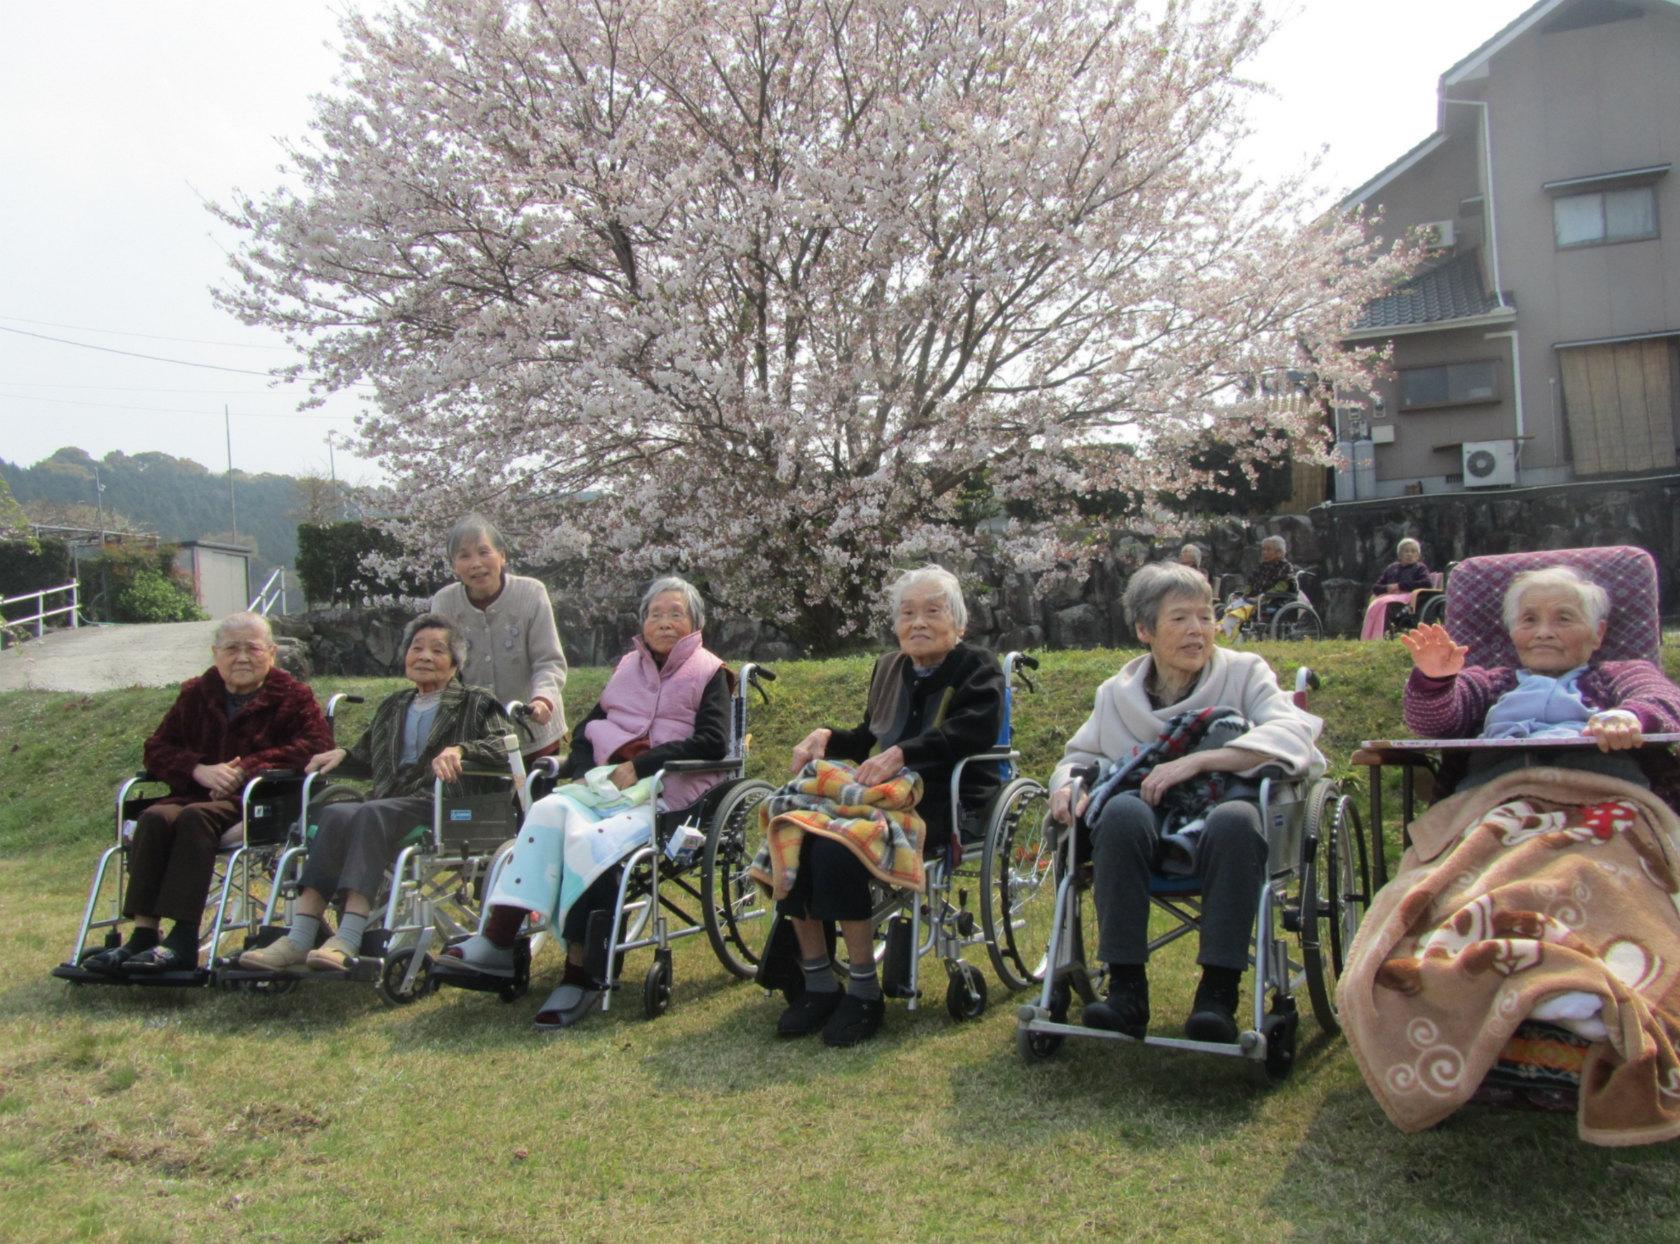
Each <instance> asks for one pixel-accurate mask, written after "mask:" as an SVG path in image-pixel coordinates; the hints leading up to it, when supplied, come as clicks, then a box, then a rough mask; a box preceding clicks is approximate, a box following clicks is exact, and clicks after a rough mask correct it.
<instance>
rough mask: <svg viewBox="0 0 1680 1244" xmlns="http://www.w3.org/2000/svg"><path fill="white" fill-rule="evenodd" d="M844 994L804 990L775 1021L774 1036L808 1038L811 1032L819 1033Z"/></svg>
mask: <svg viewBox="0 0 1680 1244" xmlns="http://www.w3.org/2000/svg"><path fill="white" fill-rule="evenodd" d="M845 996H846V995H845V993H844V991H842V990H839V989H830V990H827V991H825V992H823V993H812V992H811V991H810V990H808V989H807V990H806V991H805V992H804V993H802V994H800V995H799V996H798V997H797V998H795V999H794V1000H793V1001H792V1002H790V1003H788V1006H787V1010H785V1011H783V1012H782V1014H781V1018H779V1019H778V1020H777V1021H776V1035H777V1036H778V1037H808V1036H810V1035H811V1034H812V1033H813V1032H821V1031H822V1028H823V1025H824V1024H826V1023H827V1022H828V1017H829V1016H831V1015H833V1014H834V1012H835V1011H836V1010H838V1009H839V1007H840V1002H841V1000H842V999H843V998H844V997H845Z"/></svg>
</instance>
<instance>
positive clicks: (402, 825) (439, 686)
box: [239, 613, 512, 973]
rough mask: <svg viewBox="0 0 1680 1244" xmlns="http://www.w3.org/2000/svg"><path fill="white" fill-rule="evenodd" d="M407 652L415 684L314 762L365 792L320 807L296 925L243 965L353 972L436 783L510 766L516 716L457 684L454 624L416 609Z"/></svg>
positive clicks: (424, 819) (460, 645)
mask: <svg viewBox="0 0 1680 1244" xmlns="http://www.w3.org/2000/svg"><path fill="white" fill-rule="evenodd" d="M403 654H404V655H403V669H404V672H405V673H406V674H407V676H408V680H409V681H410V682H411V683H413V684H414V685H413V686H412V687H411V688H409V689H407V690H404V691H398V692H397V693H395V694H394V695H391V696H388V697H387V698H386V699H385V700H384V701H383V702H382V703H381V704H380V705H379V707H378V709H377V710H376V711H375V713H374V718H373V723H372V724H371V725H370V726H369V727H368V729H367V730H366V731H365V732H364V733H363V735H362V737H361V738H359V739H357V740H356V742H355V744H354V745H353V746H351V747H350V748H348V749H346V748H342V747H335V748H333V749H331V750H330V751H324V752H321V753H320V754H318V755H316V756H314V757H313V758H312V759H311V760H310V761H309V764H308V772H311V773H321V774H327V773H336V774H338V775H340V776H343V777H366V778H371V779H372V785H371V788H370V789H369V792H368V797H367V799H365V800H362V801H357V802H340V803H329V804H327V805H326V806H324V807H322V808H321V810H320V821H319V827H318V829H317V831H316V835H315V840H314V841H313V842H312V843H311V844H310V846H309V854H308V859H307V861H306V862H305V864H304V869H303V877H302V881H301V887H302V889H301V893H300V895H299V897H298V901H297V908H296V912H295V914H294V917H293V920H292V923H291V925H290V927H289V928H288V929H287V931H286V935H285V936H284V937H282V938H280V939H279V940H278V941H275V942H273V943H271V944H269V945H267V946H260V947H257V948H255V949H252V950H247V951H245V952H244V953H243V954H242V955H240V956H239V966H240V967H241V968H246V969H252V970H257V971H267V972H288V973H289V972H294V971H296V970H298V969H301V968H304V967H306V966H307V967H308V968H310V969H312V970H315V971H322V972H336V973H342V972H345V971H347V970H348V969H349V967H350V965H351V962H352V961H353V960H354V959H355V958H356V956H357V954H358V953H359V952H360V950H361V943H362V934H363V932H364V931H365V930H366V929H367V926H368V919H369V913H370V911H371V910H372V903H373V901H374V900H375V899H376V898H377V897H378V896H379V892H380V889H381V887H382V884H383V882H384V879H385V872H386V869H387V868H388V867H389V866H390V864H391V862H392V860H393V859H394V858H395V857H396V855H397V854H398V852H399V851H400V850H401V848H402V844H403V841H404V839H405V838H407V837H408V836H409V835H410V834H412V833H413V832H414V831H415V830H416V828H418V827H421V826H426V825H429V824H431V821H432V790H433V787H434V785H435V782H436V780H437V779H442V780H443V781H444V782H446V783H458V782H460V781H461V780H462V773H463V770H464V769H465V768H466V767H467V766H473V765H483V766H495V765H498V764H503V763H505V761H504V757H505V750H504V739H505V738H506V737H507V736H508V734H509V733H510V731H511V730H512V723H511V722H510V721H509V720H508V717H507V714H506V713H505V712H503V710H502V706H501V705H500V704H499V703H498V702H497V701H496V698H495V697H494V696H493V695H492V694H490V693H489V692H487V691H483V690H480V689H479V688H476V687H464V686H462V685H461V683H460V681H459V674H460V670H461V666H462V663H463V662H464V661H465V660H466V640H465V639H464V637H463V636H462V635H461V633H460V632H459V631H458V630H457V629H456V628H455V626H454V624H453V623H451V622H450V621H448V620H447V619H446V618H443V617H440V616H439V615H437V614H431V613H427V614H422V615H420V616H419V617H417V618H415V619H414V620H413V621H412V622H410V623H409V624H408V627H407V629H406V630H405V631H404V633H403ZM337 895H342V896H343V900H344V907H343V915H342V917H341V918H340V920H339V925H338V930H337V932H336V933H334V934H333V936H332V937H330V938H328V939H327V941H326V943H325V944H324V945H321V946H319V947H317V946H316V942H317V941H318V940H319V935H320V932H321V921H322V917H323V916H324V915H325V913H326V910H327V906H328V904H329V903H330V902H331V900H332V899H333V898H334V896H337Z"/></svg>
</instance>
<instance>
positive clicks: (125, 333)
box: [0, 315, 291, 353]
mask: <svg viewBox="0 0 1680 1244" xmlns="http://www.w3.org/2000/svg"><path fill="white" fill-rule="evenodd" d="M0 320H10V321H11V322H12V323H14V324H35V325H38V326H40V327H44V328H69V329H73V330H74V331H76V332H79V333H109V334H110V335H111V336H113V337H144V338H146V339H147V340H148V341H185V342H189V343H191V344H192V345H198V346H225V347H227V348H228V349H230V350H280V351H284V352H288V353H289V352H290V351H291V347H290V346H263V345H257V344H255V343H253V342H249V341H213V340H211V339H210V338H208V337H167V336H164V335H163V334H161V333H137V332H133V331H130V330H128V329H122V328H94V327H92V326H91V325H88V324H62V323H60V322H59V321H57V320H32V319H29V318H27V317H26V316H22V315H0Z"/></svg>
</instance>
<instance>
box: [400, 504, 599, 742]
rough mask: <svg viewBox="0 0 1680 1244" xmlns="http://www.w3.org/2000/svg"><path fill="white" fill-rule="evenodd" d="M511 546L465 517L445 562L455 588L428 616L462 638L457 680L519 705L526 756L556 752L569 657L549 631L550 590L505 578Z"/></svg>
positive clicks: (480, 520) (453, 532) (477, 519)
mask: <svg viewBox="0 0 1680 1244" xmlns="http://www.w3.org/2000/svg"><path fill="white" fill-rule="evenodd" d="M507 561H508V546H507V540H506V539H505V538H504V537H503V536H502V533H501V531H500V530H498V529H497V527H496V524H494V523H492V522H491V521H490V520H489V519H487V518H485V517H484V516H483V515H482V514H468V515H467V516H466V517H464V518H462V519H461V521H460V522H458V523H456V524H455V526H454V527H452V528H451V529H450V531H449V563H450V565H451V566H453V567H454V569H455V578H456V580H457V581H456V582H454V583H451V584H450V585H449V586H448V587H446V588H444V589H443V590H442V591H441V592H439V593H438V594H437V595H436V596H434V597H433V598H432V612H433V613H436V614H440V615H442V616H443V617H445V618H448V619H449V620H450V621H451V622H453V623H454V624H455V626H456V627H457V628H458V629H459V630H460V632H461V634H462V635H464V636H466V640H467V660H466V665H465V666H464V667H463V668H462V670H461V681H462V682H464V683H466V684H467V685H468V686H469V687H484V688H487V689H488V690H490V691H493V692H495V693H496V698H497V699H498V700H500V701H501V702H502V703H503V704H506V703H507V702H508V701H510V700H523V701H524V702H525V704H526V705H527V706H528V707H529V708H530V710H531V712H530V717H529V718H528V719H527V721H526V722H525V723H522V729H523V732H524V733H525V735H526V738H525V745H524V748H523V749H522V750H523V751H524V752H525V755H526V756H527V757H535V756H545V755H547V754H548V753H550V752H553V751H558V750H559V749H560V746H561V744H562V743H564V742H565V739H566V710H565V705H564V703H562V701H561V698H560V692H561V690H562V689H563V688H564V687H565V685H566V654H565V652H564V651H562V649H561V647H560V633H559V631H557V630H556V629H555V626H554V606H553V605H552V604H550V603H549V599H548V589H547V588H546V587H544V586H543V585H542V583H541V582H540V581H539V580H537V579H531V578H527V577H526V576H524V575H517V574H509V573H508V572H507Z"/></svg>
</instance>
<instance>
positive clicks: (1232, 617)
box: [1221, 536, 1300, 638]
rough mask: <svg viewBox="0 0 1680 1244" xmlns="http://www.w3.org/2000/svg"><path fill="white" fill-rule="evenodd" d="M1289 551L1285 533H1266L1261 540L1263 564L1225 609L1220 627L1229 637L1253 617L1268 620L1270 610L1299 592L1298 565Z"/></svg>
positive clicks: (1292, 598) (1261, 563)
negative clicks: (1296, 569) (1290, 557)
mask: <svg viewBox="0 0 1680 1244" xmlns="http://www.w3.org/2000/svg"><path fill="white" fill-rule="evenodd" d="M1288 553H1289V545H1288V543H1287V542H1285V540H1284V538H1283V537H1282V536H1267V537H1266V538H1265V539H1264V540H1262V541H1260V564H1259V565H1258V566H1256V567H1255V568H1254V574H1253V576H1252V577H1251V578H1250V579H1249V581H1248V586H1247V587H1246V588H1244V589H1243V591H1242V592H1241V593H1240V594H1238V595H1237V596H1235V597H1233V598H1232V600H1231V603H1230V606H1229V607H1228V608H1227V609H1226V610H1225V617H1224V620H1223V622H1222V623H1221V626H1222V628H1223V630H1224V632H1225V635H1226V637H1227V638H1235V637H1236V634H1237V632H1238V631H1240V630H1242V628H1243V624H1244V623H1245V622H1247V621H1249V620H1250V619H1256V620H1258V621H1262V622H1263V621H1265V620H1266V618H1267V617H1269V616H1270V613H1269V611H1270V610H1273V609H1275V608H1276V607H1277V606H1278V605H1279V604H1281V603H1282V602H1284V601H1286V600H1294V599H1295V598H1296V596H1297V595H1298V594H1299V591H1300V585H1299V584H1297V583H1296V581H1295V573H1296V571H1295V566H1294V564H1293V563H1292V562H1290V560H1289V557H1288Z"/></svg>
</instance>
